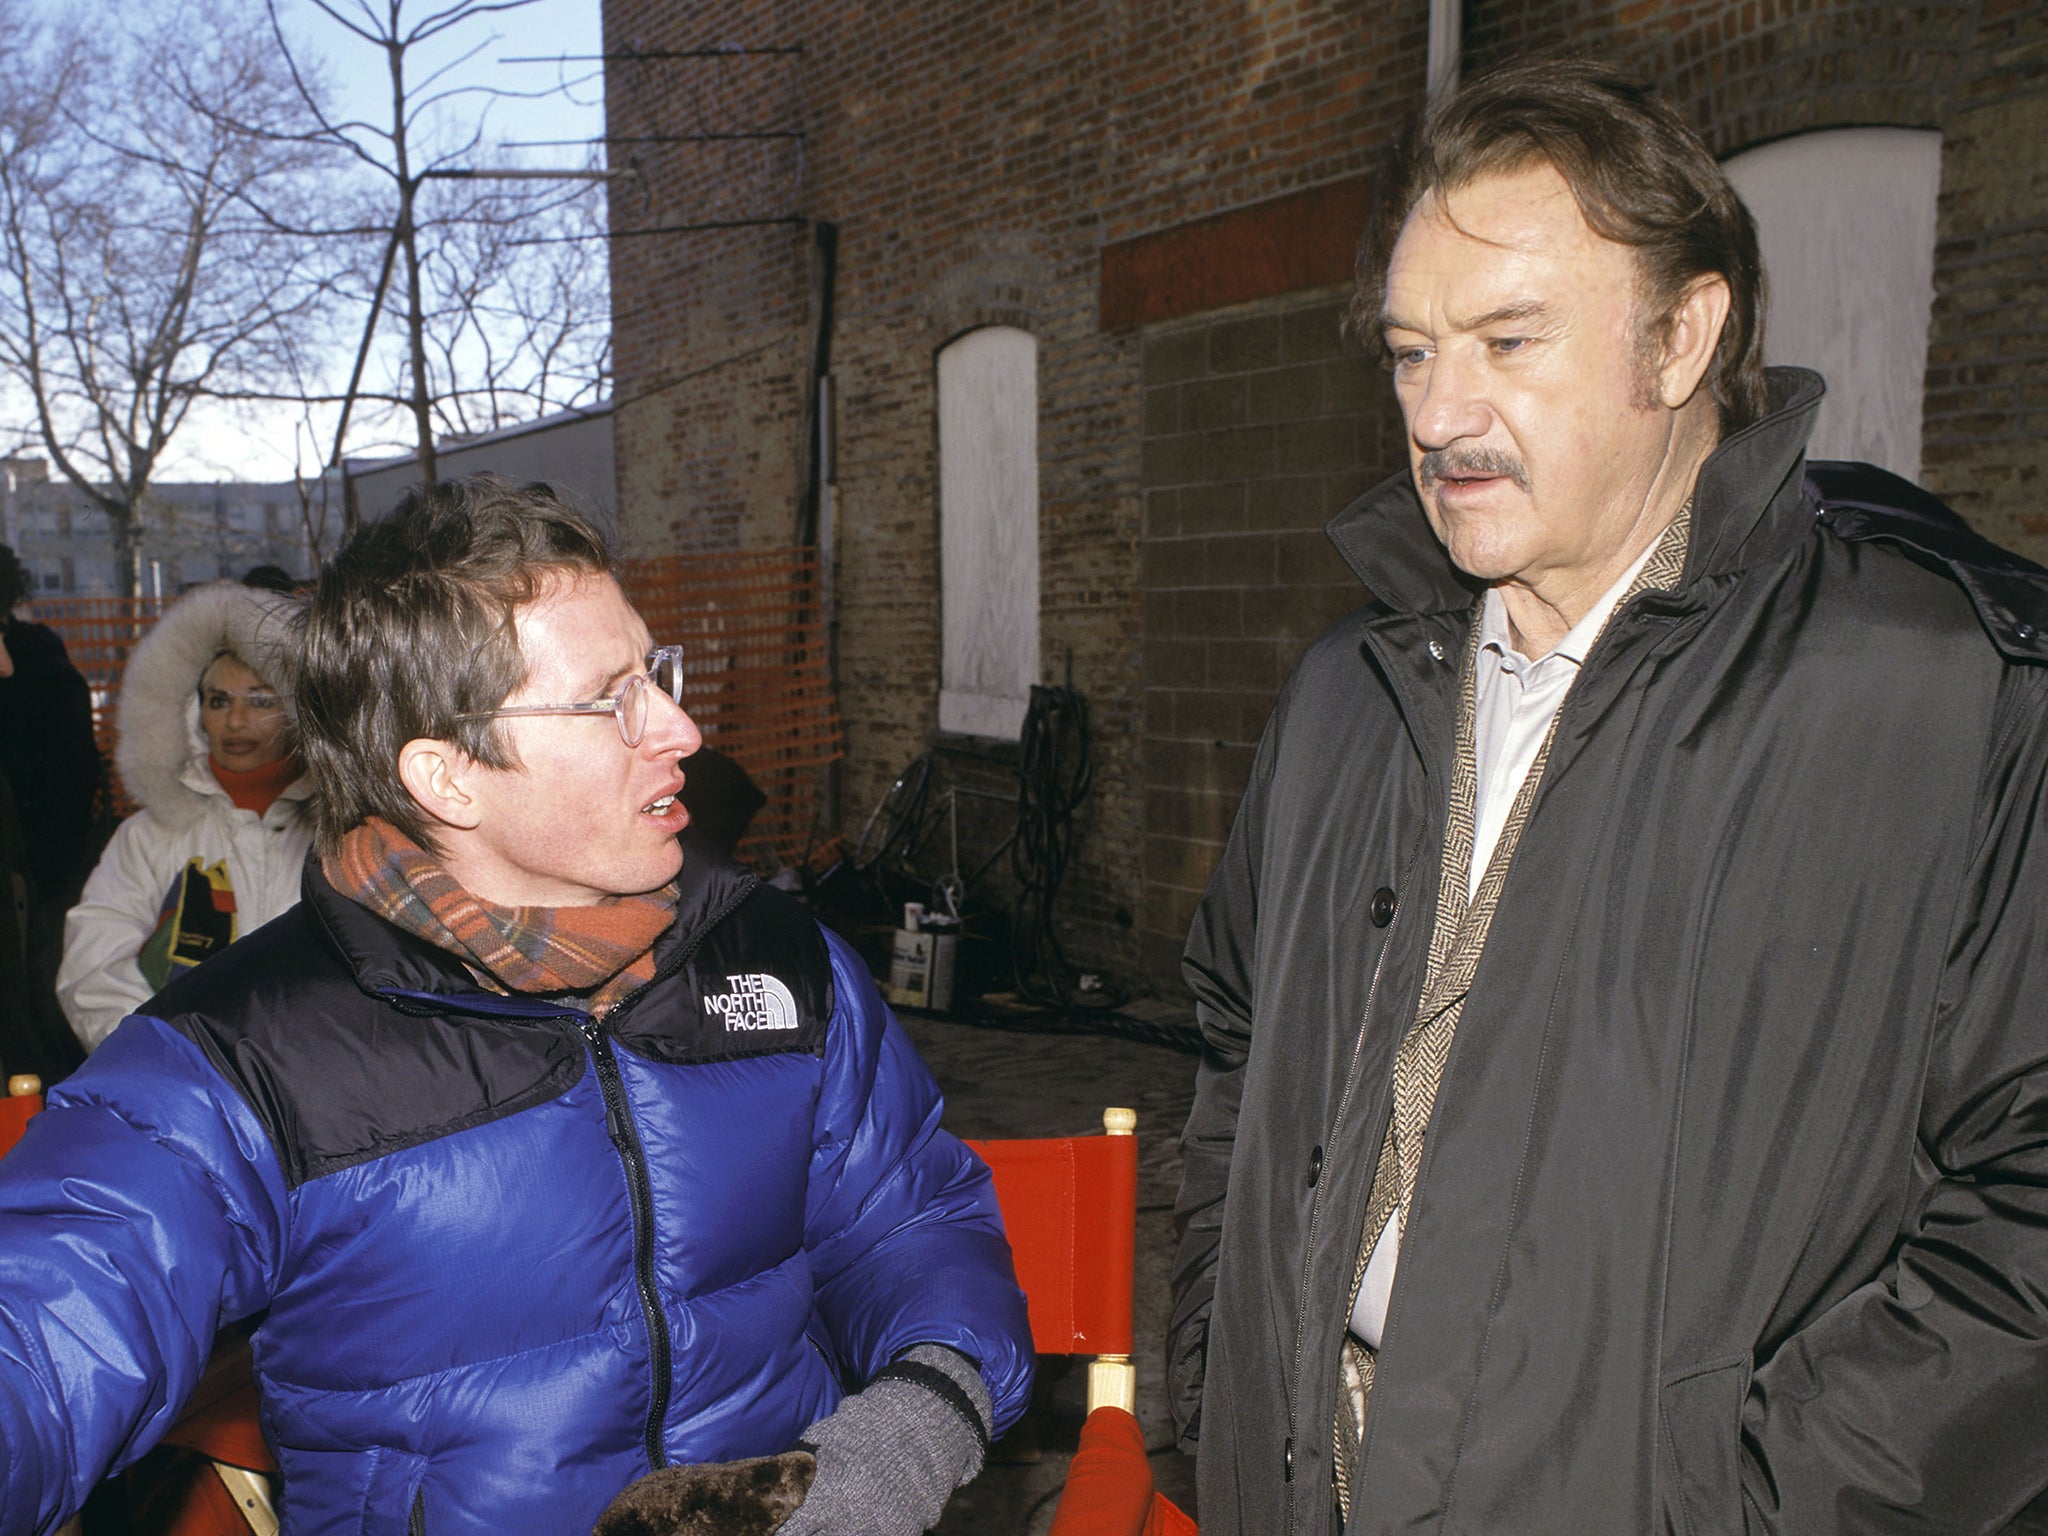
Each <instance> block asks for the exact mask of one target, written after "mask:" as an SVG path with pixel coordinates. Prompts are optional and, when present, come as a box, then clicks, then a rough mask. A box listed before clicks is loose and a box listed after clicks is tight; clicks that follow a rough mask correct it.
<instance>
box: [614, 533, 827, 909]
mask: <svg viewBox="0 0 2048 1536" xmlns="http://www.w3.org/2000/svg"><path fill="white" fill-rule="evenodd" d="M622 575H623V577H624V582H623V584H624V586H625V589H626V595H627V596H628V597H630V598H632V600H633V605H634V606H635V607H636V608H638V609H639V610H640V614H641V617H642V618H644V619H646V621H647V627H648V629H649V630H650V631H652V633H653V635H654V639H655V643H656V644H658V645H680V646H681V647H682V648H683V708H685V709H687V710H688V711H689V712H690V717H691V718H692V719H693V720H695V721H696V722H697V725H698V727H699V728H700V729H701V730H702V731H703V732H704V739H705V741H706V742H708V743H709V744H710V745H712V746H714V747H716V748H717V749H718V750H719V751H721V752H723V753H725V755H726V756H728V757H730V758H731V759H732V760H733V761H734V762H736V763H738V764H739V765H740V766H741V767H742V768H744V769H746V770H747V774H748V776H749V777H751V778H752V779H753V781H754V782H755V783H756V784H758V785H759V786H760V787H761V790H762V792H763V793H764V794H766V795H767V797H768V803H767V804H766V805H765V806H763V807H762V808H761V811H760V814H759V815H757V816H755V818H754V821H753V825H752V826H751V827H749V828H748V831H747V837H746V840H745V841H744V842H742V843H741V844H740V857H741V858H743V859H745V860H746V861H747V862H749V863H751V864H753V865H755V866H756V867H758V868H763V869H774V868H777V867H779V866H781V865H784V864H808V865H809V866H810V867H811V868H813V869H818V868H822V867H823V866H824V865H825V864H827V863H829V862H830V861H831V860H832V859H833V858H834V857H836V856H837V855H838V854H839V853H840V852H841V851H842V850H841V846H840V839H839V838H838V837H837V835H836V834H828V833H821V832H819V831H818V830H817V829H816V826H817V821H818V818H819V814H820V811H821V809H822V804H821V799H820V795H819V789H820V783H819V780H820V774H821V770H822V769H823V768H824V767H825V765H826V764H828V763H832V762H836V761H837V760H838V759H839V758H840V757H842V756H843V755H844V754H845V746H844V742H843V739H842V737H841V735H840V729H839V700H838V695H837V693H836V692H835V690H834V688H833V686H832V672H831V666H830V662H829V658H828V655H827V652H826V644H825V617H824V607H823V602H822V592H821V584H820V580H819V567H818V552H817V551H816V550H815V549H810V548H795V549H766V550H740V551H733V552H731V553H726V554H704V555H662V556H658V557H656V558H654V559H650V560H635V561H631V562H629V563H628V564H627V565H626V567H625V569H624V571H623V572H622ZM683 771H684V772H685V773H688V772H689V763H688V762H687V761H685V762H684V764H683Z"/></svg>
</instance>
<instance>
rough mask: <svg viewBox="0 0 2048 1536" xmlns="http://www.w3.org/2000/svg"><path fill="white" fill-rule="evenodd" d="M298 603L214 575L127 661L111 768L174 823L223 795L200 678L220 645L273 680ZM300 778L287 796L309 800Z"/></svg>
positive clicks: (277, 675)
mask: <svg viewBox="0 0 2048 1536" xmlns="http://www.w3.org/2000/svg"><path fill="white" fill-rule="evenodd" d="M294 607H295V603H294V600H293V599H291V598H289V597H284V596H281V595H280V594H278V593H275V592H265V591H261V590H259V589H257V588H254V587H245V586H242V585H241V584H240V583H238V582H232V581H215V582H208V583H207V584H206V585H204V586H200V587H194V588H193V589H192V590H191V591H189V592H187V593H186V594H185V595H184V596H183V597H181V598H179V599H178V601H177V602H176V603H175V604H174V605H173V606H171V607H170V608H169V609H167V610H165V612H164V616H163V617H162V618H160V619H158V620H157V622H156V627H155V628H154V629H152V630H150V632H149V633H148V634H147V635H145V636H144V637H143V638H142V640H141V642H140V643H139V644H137V645H136V647H135V650H134V651H133V652H132V653H131V654H130V655H129V657H128V666H127V669H126V670H125V671H124V672H123V673H122V675H121V696H120V700H119V702H118V703H117V704H116V705H115V715H114V718H115V724H116V726H117V727H118V733H117V739H116V741H115V744H114V766H115V767H116V768H117V769H119V770H120V774H121V782H122V783H123V784H124V785H126V786H127V789H128V793H129V794H131V795H133V796H134V797H135V799H136V801H137V802H138V803H140V804H142V805H144V806H147V807H148V808H149V811H150V813H151V814H152V815H154V816H155V817H157V818H158V819H159V820H161V821H163V822H166V823H167V824H169V825H171V826H184V825H187V824H188V823H190V822H191V821H193V820H194V819H195V818H197V817H198V816H199V815H200V814H201V813H202V812H203V811H204V810H205V809H206V807H207V804H208V802H209V801H210V800H211V799H212V798H214V797H215V796H218V795H220V794H222V793H223V791H221V790H220V789H219V788H218V787H217V786H215V785H214V782H213V775H212V774H211V773H210V772H209V771H208V770H207V767H206V735H205V733H204V732H203V731H202V730H201V729H200V727H199V679H200V678H201V677H203V676H204V675H205V673H206V669H207V667H208V666H210V665H211V664H212V662H213V658H214V657H215V656H216V655H218V654H219V653H220V652H221V651H223V650H227V651H232V652H234V654H235V655H236V657H237V658H239V659H240V660H241V662H242V664H243V665H244V666H246V667H248V668H249V670H250V671H252V672H254V673H255V674H256V675H257V676H258V677H261V678H262V679H263V680H264V681H265V682H269V683H272V684H275V683H276V680H277V679H278V678H280V677H282V676H283V675H284V669H283V668H282V666H280V665H279V663H280V662H281V661H282V659H283V653H284V647H285V645H286V644H287V643H288V639H287V631H288V627H289V626H288V624H287V622H286V621H287V619H288V618H289V617H290V615H291V613H292V611H293V609H294ZM304 784H305V779H304V778H303V777H301V778H300V780H299V781H298V782H297V783H296V784H294V785H293V786H292V787H291V788H290V789H287V790H286V791H285V793H286V794H287V795H293V796H295V797H297V796H303V794H304V793H305V791H304V789H303V788H302V786H303V785H304Z"/></svg>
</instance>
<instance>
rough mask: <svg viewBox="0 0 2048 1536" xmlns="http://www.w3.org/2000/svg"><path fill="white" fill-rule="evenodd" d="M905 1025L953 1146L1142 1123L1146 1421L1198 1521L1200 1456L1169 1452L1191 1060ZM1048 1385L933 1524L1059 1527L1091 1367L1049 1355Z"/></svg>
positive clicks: (946, 1023) (1163, 1472) (1126, 1045)
mask: <svg viewBox="0 0 2048 1536" xmlns="http://www.w3.org/2000/svg"><path fill="white" fill-rule="evenodd" d="M1158 1016H1159V1017H1162V1018H1174V1017H1176V1015H1174V1014H1172V1013H1170V1012H1167V1013H1161V1014H1159V1015H1158ZM903 1023H904V1027H905V1028H906V1029H907V1030H909V1032H910V1035H911V1037H912V1038H913V1039H914V1040H915V1041H916V1042H917V1046H918V1049H919V1050H920V1051H922V1052H923V1053H924V1058H925V1061H926V1062H927V1063H928V1064H929V1065H930V1067H931V1069H932V1075H933V1076H935V1077H936V1078H937V1079H938V1080H939V1085H940V1087H942V1088H943V1089H944V1090H945V1093H946V1126H947V1128H948V1129H949V1130H951V1131H953V1132H954V1133H955V1134H956V1135H960V1136H986V1137H997V1136H1069V1135H1077V1134H1082V1133H1085V1132H1088V1131H1095V1130H1100V1129H1101V1127H1102V1111H1103V1109H1104V1108H1106V1107H1108V1106H1111V1105H1119V1106H1122V1107H1124V1108H1128V1109H1134V1110H1136V1111H1137V1112H1138V1246H1137V1266H1136V1294H1135V1297H1134V1309H1135V1313H1136V1317H1135V1321H1136V1331H1137V1337H1136V1356H1135V1359H1136V1363H1137V1367H1138V1422H1139V1423H1140V1424H1141V1425H1142V1426H1143V1427H1144V1431H1145V1443H1146V1445H1147V1446H1149V1447H1151V1448H1152V1453H1153V1454H1152V1473H1153V1478H1154V1480H1155V1481H1156V1483H1157V1484H1158V1486H1159V1489H1160V1491H1161V1492H1163V1493H1165V1494H1166V1496H1167V1497H1168V1498H1170V1499H1172V1500H1173V1501H1174V1502H1175V1503H1177V1504H1179V1505H1180V1506H1181V1508H1183V1509H1185V1510H1188V1511H1189V1512H1191V1513H1192V1512H1194V1481H1195V1478H1194V1461H1193V1458H1191V1457H1187V1456H1183V1455H1182V1454H1181V1453H1180V1452H1178V1451H1176V1450H1174V1449H1172V1445H1173V1427H1172V1424H1171V1422H1170V1421H1169V1419H1168V1417H1167V1413H1166V1389H1165V1381H1164V1340H1165V1336H1166V1314H1167V1274H1168V1270H1169V1268H1170V1266H1171V1264H1172V1260H1173V1194H1174V1189H1175V1188H1176V1186H1177V1185H1178V1184H1179V1182H1180V1151H1179V1146H1178V1141H1179V1136H1180V1128H1181V1123H1182V1122H1183V1121H1184V1120H1186V1119H1187V1113H1188V1105H1189V1101H1190V1100H1191V1099H1192V1097H1193V1094H1194V1078H1195V1058H1194V1057H1192V1056H1188V1055H1184V1054H1182V1053H1180V1052H1178V1051H1174V1050H1171V1049H1168V1048H1167V1047H1165V1046H1160V1045H1154V1044H1150V1043H1146V1042H1142V1041H1137V1040H1125V1039H1117V1038H1113V1037H1109V1036H1103V1035H1093V1034H1075V1035H1049V1034H1034V1033H1027V1032H1024V1031H1015V1030H999V1029H990V1028H984V1027H980V1026H977V1025H971V1024H962V1023H956V1022H952V1021H950V1020H944V1019H937V1018H919V1017H914V1016H906V1017H905V1018H904V1021H903ZM1039 1376H1040V1383H1039V1393H1038V1401H1037V1402H1036V1403H1035V1405H1034V1407H1033V1410H1032V1412H1031V1414H1030V1415H1029V1416H1028V1417H1027V1418H1026V1419H1025V1421H1024V1424H1023V1425H1022V1426H1021V1428H1020V1430H1019V1431H1018V1432H1015V1433H1013V1434H1012V1435H1011V1436H1010V1437H1009V1439H1008V1440H1006V1441H1004V1442H1003V1443H1002V1444H1000V1445H998V1446H997V1447H996V1451H995V1454H994V1455H993V1456H992V1457H991V1459H990V1464H989V1466H988V1469H987V1470H986V1471H984V1472H983V1473H982V1474H981V1476H980V1477H979V1478H977V1479H976V1480H975V1481H974V1482H973V1483H971V1484H969V1485H968V1486H967V1487H965V1488H963V1489H961V1490H960V1492H959V1493H958V1494H956V1495H955V1496H954V1498H953V1502H952V1504H951V1505H950V1506H948V1508H947V1510H946V1516H945V1518H944V1519H943V1520H942V1521H941V1522H940V1523H939V1525H938V1527H937V1529H938V1531H939V1532H940V1533H941V1536H1041V1533H1043V1532H1044V1531H1046V1530H1047V1529H1048V1528H1049V1527H1050V1526H1051V1524H1052V1515H1053V1508H1054V1505H1055V1503H1056V1501H1057V1499H1058V1497H1059V1489H1060V1485H1061V1483H1062V1482H1063V1481H1064V1479H1065V1477H1066V1470H1067V1462H1068V1459H1069V1458H1070V1457H1071V1456H1072V1455H1073V1451H1074V1445H1075V1440H1076V1437H1077V1436H1078V1435H1079V1433H1080V1429H1081V1419H1082V1417H1083V1413H1084V1408H1085V1398H1086V1392H1087V1381H1086V1378H1087V1369H1086V1366H1085V1364H1084V1363H1081V1362H1074V1363H1072V1364H1071V1366H1070V1365H1069V1363H1068V1362H1066V1361H1064V1360H1062V1359H1060V1358H1057V1357H1050V1356H1048V1357H1041V1359H1040V1361H1039Z"/></svg>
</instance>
